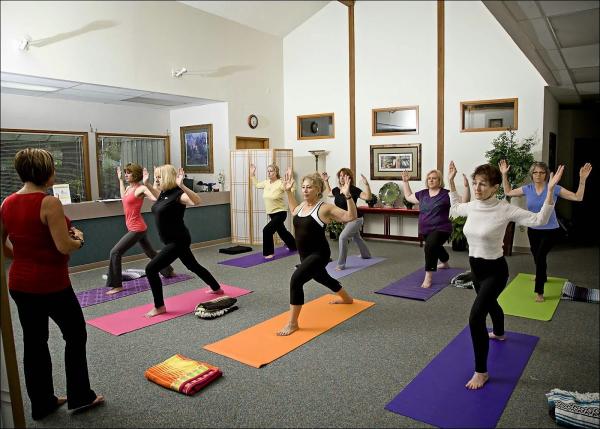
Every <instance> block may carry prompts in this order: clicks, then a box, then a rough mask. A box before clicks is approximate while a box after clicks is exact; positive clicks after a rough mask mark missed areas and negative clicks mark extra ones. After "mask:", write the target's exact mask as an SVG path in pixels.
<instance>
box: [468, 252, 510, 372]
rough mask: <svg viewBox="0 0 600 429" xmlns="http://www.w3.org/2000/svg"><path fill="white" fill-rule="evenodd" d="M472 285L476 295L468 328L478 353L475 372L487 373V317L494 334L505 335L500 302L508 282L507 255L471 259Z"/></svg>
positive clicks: (475, 350)
mask: <svg viewBox="0 0 600 429" xmlns="http://www.w3.org/2000/svg"><path fill="white" fill-rule="evenodd" d="M469 263H470V265H471V272H472V273H473V276H474V281H473V285H474V287H475V292H477V296H476V297H475V301H474V302H473V306H472V307H471V314H470V315H469V329H470V330H471V340H472V341H473V350H474V352H475V371H476V372H487V357H488V351H489V347H490V345H489V336H488V331H487V327H486V324H485V319H486V317H487V315H488V314H489V315H490V317H491V319H492V326H493V328H494V331H493V332H494V334H495V335H497V336H500V335H504V312H503V311H502V307H500V304H498V296H500V294H501V293H502V291H503V290H504V288H505V287H506V282H507V281H508V265H507V264H506V260H505V259H504V257H502V258H498V259H482V258H473V257H471V258H469Z"/></svg>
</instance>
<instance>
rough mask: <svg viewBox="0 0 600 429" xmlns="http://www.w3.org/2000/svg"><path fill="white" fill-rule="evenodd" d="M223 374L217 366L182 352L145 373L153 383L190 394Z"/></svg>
mask: <svg viewBox="0 0 600 429" xmlns="http://www.w3.org/2000/svg"><path fill="white" fill-rule="evenodd" d="M221 375H223V373H222V372H221V370H220V369H219V368H217V367H216V366H212V365H209V364H207V363H204V362H198V361H195V360H192V359H189V358H187V357H185V356H182V355H180V354H175V355H173V356H171V357H170V358H169V359H167V360H166V361H164V362H161V363H159V364H158V365H154V366H152V367H150V368H148V369H147V370H146V372H145V373H144V376H145V377H146V378H147V379H148V380H150V381H152V382H153V383H156V384H158V385H160V386H162V387H166V388H167V389H171V390H174V391H176V392H180V393H183V394H185V395H190V396H191V395H193V394H195V393H196V392H198V391H199V390H200V389H202V388H203V387H204V386H206V385H207V384H209V383H211V382H212V381H214V380H216V379H217V378H219V377H220V376H221Z"/></svg>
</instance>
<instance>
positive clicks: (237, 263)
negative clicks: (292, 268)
mask: <svg viewBox="0 0 600 429" xmlns="http://www.w3.org/2000/svg"><path fill="white" fill-rule="evenodd" d="M297 254H298V252H297V251H296V250H288V249H287V247H278V248H277V249H275V256H273V257H272V258H271V259H265V257H264V256H263V255H262V253H261V252H257V253H252V254H250V255H246V256H240V257H239V258H232V259H227V260H225V261H221V262H219V264H221V265H229V266H232V267H238V268H250V267H254V266H255V265H260V264H265V263H267V262H272V261H276V260H278V259H281V258H286V257H288V256H292V255H297Z"/></svg>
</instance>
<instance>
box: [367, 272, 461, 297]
mask: <svg viewBox="0 0 600 429" xmlns="http://www.w3.org/2000/svg"><path fill="white" fill-rule="evenodd" d="M465 271H466V270H465V269H463V268H447V269H443V270H437V271H434V273H433V282H432V283H431V287H429V288H423V287H421V284H422V283H423V278H424V277H425V270H424V269H420V270H417V271H415V272H414V273H412V274H409V275H408V276H406V277H403V278H401V279H400V280H398V281H395V282H394V283H390V284H389V285H387V286H386V287H384V288H383V289H380V290H378V291H375V293H380V294H382V295H391V296H399V297H401V298H409V299H418V300H419V301H427V300H428V299H429V298H431V297H432V296H433V295H435V294H436V293H438V292H439V291H441V290H442V289H444V288H445V287H446V286H448V285H449V284H450V280H452V277H454V276H456V275H457V274H460V273H463V272H465Z"/></svg>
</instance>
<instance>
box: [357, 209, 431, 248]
mask: <svg viewBox="0 0 600 429" xmlns="http://www.w3.org/2000/svg"><path fill="white" fill-rule="evenodd" d="M357 211H358V213H359V214H362V215H363V216H366V215H369V214H379V215H383V234H372V233H368V232H363V231H362V230H361V234H362V236H363V237H365V238H383V239H386V240H405V241H418V242H419V246H420V247H423V237H422V236H421V235H418V236H416V237H413V236H409V235H392V234H390V218H391V217H392V216H408V217H419V210H413V209H401V208H398V209H396V208H391V207H368V206H358V207H357ZM363 227H364V224H363Z"/></svg>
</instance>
